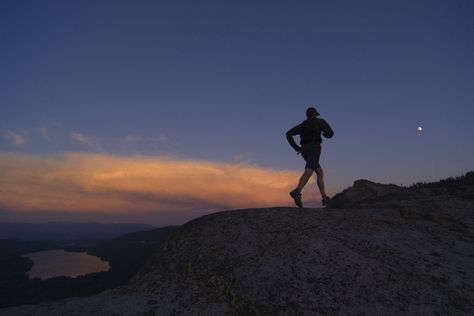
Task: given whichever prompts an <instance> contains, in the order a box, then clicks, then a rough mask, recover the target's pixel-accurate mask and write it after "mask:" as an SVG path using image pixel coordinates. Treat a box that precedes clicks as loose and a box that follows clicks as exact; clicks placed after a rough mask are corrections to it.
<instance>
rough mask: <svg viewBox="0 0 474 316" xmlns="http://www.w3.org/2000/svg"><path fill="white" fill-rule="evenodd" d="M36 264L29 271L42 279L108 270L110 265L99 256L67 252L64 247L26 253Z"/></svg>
mask: <svg viewBox="0 0 474 316" xmlns="http://www.w3.org/2000/svg"><path fill="white" fill-rule="evenodd" d="M24 256H25V257H27V258H29V259H31V260H33V262H34V264H33V267H32V268H31V270H30V271H28V272H27V274H28V276H29V277H30V278H41V279H42V280H45V279H49V278H54V277H58V276H70V277H73V278H75V277H77V276H79V275H84V274H89V273H94V272H100V271H107V270H109V268H110V265H109V263H108V262H107V261H103V260H101V259H100V258H98V257H95V256H91V255H89V254H87V253H85V252H66V251H64V250H63V249H56V250H47V251H39V252H32V253H28V254H26V255H24Z"/></svg>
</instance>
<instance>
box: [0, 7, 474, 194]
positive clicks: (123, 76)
mask: <svg viewBox="0 0 474 316" xmlns="http://www.w3.org/2000/svg"><path fill="white" fill-rule="evenodd" d="M473 34H474V4H473V3H472V1H467V0H464V1H463V0H459V1H421V0H417V1H2V2H1V3H0V40H1V46H2V47H1V49H0V69H2V70H1V72H0V133H1V134H2V139H1V141H0V151H1V152H4V153H15V154H17V155H28V156H29V157H31V156H35V157H54V156H55V155H58V154H59V153H64V152H80V153H99V154H104V155H116V156H121V157H128V156H133V155H145V156H153V157H155V156H172V157H176V159H197V160H200V161H210V162H218V163H243V162H244V163H247V164H252V165H257V166H260V167H262V168H270V169H275V170H294V171H297V172H299V171H300V170H301V169H302V167H303V162H302V161H301V158H300V157H297V156H296V155H295V153H294V152H293V150H292V149H291V148H290V147H289V146H288V144H287V143H286V140H285V137H284V133H285V132H286V130H288V129H289V128H291V127H292V126H294V125H296V124H298V123H300V122H301V121H302V120H303V119H304V112H305V109H306V108H307V106H309V105H315V106H316V107H317V108H318V110H319V112H320V113H321V115H322V117H324V118H325V119H327V121H328V122H329V123H330V124H331V125H332V127H333V129H334V130H335V136H334V138H333V139H331V140H329V141H326V142H325V143H324V144H323V157H322V165H323V167H324V168H325V170H326V174H327V183H328V186H329V187H330V188H333V189H334V190H339V189H342V188H345V187H347V186H348V185H350V184H351V183H352V182H353V181H354V180H356V179H358V178H368V179H371V180H376V181H380V182H392V183H396V184H411V183H413V182H416V181H427V180H437V179H440V178H443V177H447V176H452V175H460V174H462V173H464V172H466V171H468V170H471V169H473V165H472V162H473V161H474V146H472V138H473V136H474V127H473V125H472V123H471V121H472V117H473V116H474V106H473V101H474V89H473V84H472V83H473V82H474V78H473V74H474V60H473V59H474V58H473V56H474V42H473V38H474V36H473ZM418 126H422V127H423V131H422V132H418V131H417V127H418ZM296 180H297V179H295V182H296Z"/></svg>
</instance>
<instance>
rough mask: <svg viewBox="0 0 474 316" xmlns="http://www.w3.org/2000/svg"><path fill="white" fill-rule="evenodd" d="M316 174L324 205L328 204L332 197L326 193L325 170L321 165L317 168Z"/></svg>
mask: <svg viewBox="0 0 474 316" xmlns="http://www.w3.org/2000/svg"><path fill="white" fill-rule="evenodd" d="M316 176H317V180H316V182H317V183H318V188H319V192H321V197H322V203H323V205H327V204H328V203H329V202H330V201H331V199H330V198H329V196H327V195H326V190H325V188H324V172H323V168H321V166H319V167H318V168H317V169H316Z"/></svg>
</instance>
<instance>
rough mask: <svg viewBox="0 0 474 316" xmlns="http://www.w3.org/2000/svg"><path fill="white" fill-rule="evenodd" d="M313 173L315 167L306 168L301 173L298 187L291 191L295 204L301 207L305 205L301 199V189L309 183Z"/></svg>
mask: <svg viewBox="0 0 474 316" xmlns="http://www.w3.org/2000/svg"><path fill="white" fill-rule="evenodd" d="M312 175H313V169H309V168H305V169H304V172H303V174H302V175H301V178H300V181H299V183H298V186H297V187H296V189H294V190H293V191H291V192H290V196H291V197H292V198H293V199H294V200H295V204H296V205H297V206H298V207H299V208H301V207H303V201H302V200H301V190H303V187H304V186H305V185H306V183H308V181H309V178H311V176H312Z"/></svg>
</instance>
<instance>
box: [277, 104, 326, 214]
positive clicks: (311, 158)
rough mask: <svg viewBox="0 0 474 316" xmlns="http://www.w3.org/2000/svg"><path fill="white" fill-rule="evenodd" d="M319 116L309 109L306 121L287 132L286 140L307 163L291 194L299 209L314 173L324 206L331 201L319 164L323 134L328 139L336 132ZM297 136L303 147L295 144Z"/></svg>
mask: <svg viewBox="0 0 474 316" xmlns="http://www.w3.org/2000/svg"><path fill="white" fill-rule="evenodd" d="M318 116H319V113H318V111H317V110H316V109H315V108H314V107H309V108H308V109H307V110H306V120H305V121H304V122H303V123H301V124H299V125H296V126H295V127H293V128H292V129H290V130H289V131H288V132H286V139H288V142H289V143H290V145H291V147H293V148H294V149H295V150H296V152H297V153H298V154H299V153H301V156H303V159H304V160H305V161H306V165H305V169H304V173H303V175H302V176H301V178H300V181H299V183H298V186H297V187H296V189H294V190H293V191H291V192H290V195H291V197H292V198H293V199H294V200H295V204H296V205H297V206H298V207H303V202H302V200H301V190H303V187H304V186H305V185H306V183H308V180H309V179H310V178H311V176H312V175H313V172H316V175H317V183H318V188H319V191H320V192H321V197H322V203H323V205H327V204H328V202H329V201H330V198H329V197H328V196H327V195H326V191H325V189H324V179H323V176H324V175H323V169H322V168H321V165H320V164H319V156H320V155H321V142H322V139H321V134H322V135H323V136H324V137H326V138H331V137H332V136H333V135H334V132H333V130H332V128H331V126H329V124H328V123H327V122H326V121H325V120H323V119H322V118H319V117H318ZM295 135H300V144H301V146H298V145H297V144H296V143H295V140H294V139H293V136H295Z"/></svg>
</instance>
